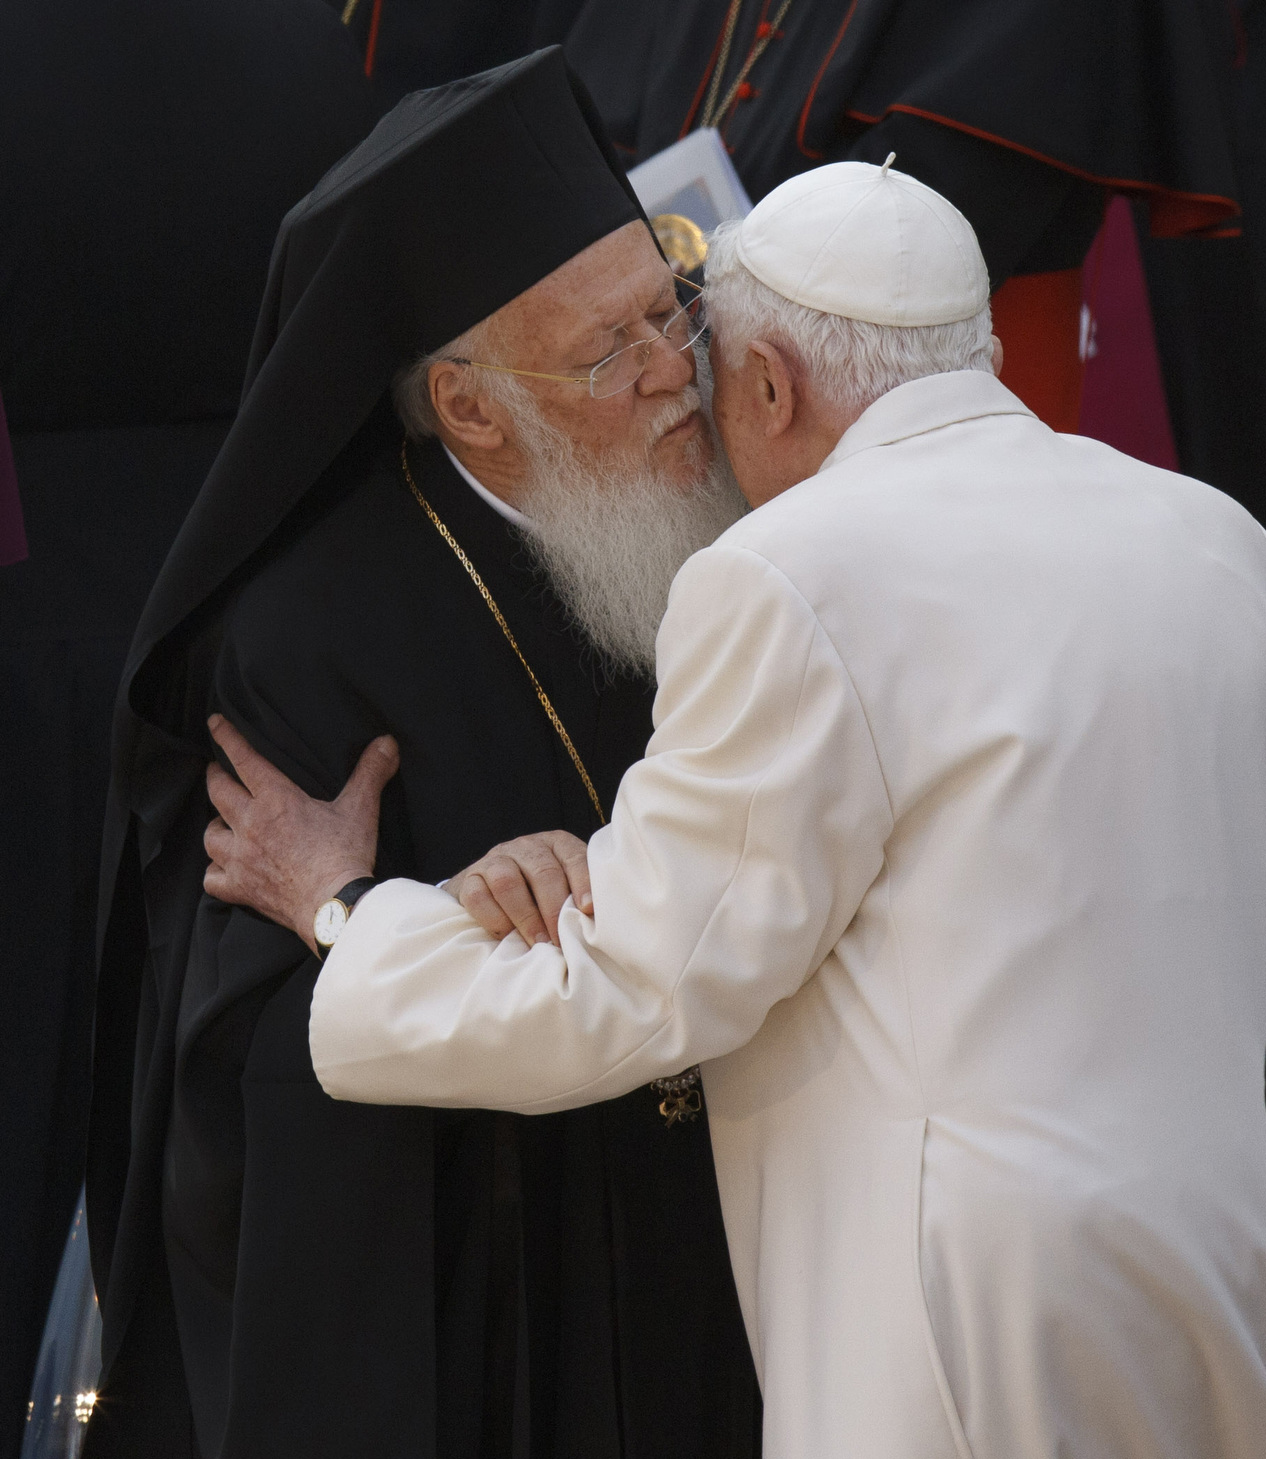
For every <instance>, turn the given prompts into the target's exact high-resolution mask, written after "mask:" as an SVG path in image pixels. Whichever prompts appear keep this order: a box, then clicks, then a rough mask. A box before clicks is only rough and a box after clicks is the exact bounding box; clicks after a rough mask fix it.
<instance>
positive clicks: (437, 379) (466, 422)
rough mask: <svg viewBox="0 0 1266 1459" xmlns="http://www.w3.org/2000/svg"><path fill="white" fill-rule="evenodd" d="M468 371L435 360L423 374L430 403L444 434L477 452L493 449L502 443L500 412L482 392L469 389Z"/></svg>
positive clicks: (504, 436)
mask: <svg viewBox="0 0 1266 1459" xmlns="http://www.w3.org/2000/svg"><path fill="white" fill-rule="evenodd" d="M469 373H470V372H469V371H468V370H467V369H466V367H465V366H463V365H458V364H456V363H454V362H453V361H452V360H439V361H437V362H436V363H435V364H434V365H432V366H431V369H430V372H429V373H428V375H427V381H426V383H427V389H428V390H429V391H430V393H431V405H432V406H433V407H434V410H435V414H436V416H437V417H438V419H439V423H440V425H441V426H442V427H443V429H444V431H445V433H446V434H448V435H450V436H452V437H453V438H454V439H456V440H458V441H460V442H461V443H462V445H464V446H470V447H472V448H473V449H475V450H478V451H496V450H499V449H500V448H501V447H502V446H504V445H505V442H506V432H505V427H504V421H503V420H502V418H501V417H502V412H501V410H500V409H499V408H498V406H497V405H496V403H495V402H494V401H491V400H489V398H488V397H487V396H486V395H483V394H482V393H480V392H478V391H471V390H470V389H469Z"/></svg>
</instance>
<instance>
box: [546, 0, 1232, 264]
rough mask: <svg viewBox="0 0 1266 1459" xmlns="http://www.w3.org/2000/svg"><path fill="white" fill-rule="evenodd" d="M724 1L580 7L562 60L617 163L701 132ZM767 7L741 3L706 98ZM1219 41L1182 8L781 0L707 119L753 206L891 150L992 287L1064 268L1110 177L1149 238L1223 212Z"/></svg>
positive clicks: (1172, 2)
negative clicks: (1149, 227)
mask: <svg viewBox="0 0 1266 1459" xmlns="http://www.w3.org/2000/svg"><path fill="white" fill-rule="evenodd" d="M727 9H728V3H727V0H685V3H680V0H659V3H649V4H645V5H640V6H628V5H623V4H621V3H619V0H587V3H586V4H585V6H584V8H583V9H582V10H581V11H580V13H579V15H578V17H577V19H576V21H575V23H574V25H573V27H572V29H571V31H570V33H569V35H568V38H567V42H566V50H567V55H568V58H569V60H570V61H571V63H572V64H573V65H574V66H575V68H576V70H577V71H578V72H579V74H580V76H581V78H582V79H583V80H584V81H585V83H586V85H587V86H588V87H589V89H590V91H591V92H592V94H593V96H594V98H595V100H596V101H597V104H598V107H599V110H600V111H601V112H602V115H603V119H604V120H605V121H606V123H607V125H608V127H609V128H610V130H611V134H612V137H613V139H614V140H615V142H616V144H617V145H618V146H619V147H620V148H621V149H622V152H623V154H624V155H625V157H626V159H627V160H628V161H629V162H630V163H632V162H638V161H642V160H644V159H645V158H647V157H650V156H653V155H654V154H655V153H656V152H658V151H660V150H662V149H663V148H664V147H667V146H669V145H670V144H671V143H673V142H674V141H676V140H677V139H678V137H679V136H683V135H685V133H686V131H688V130H689V129H690V128H691V127H692V126H695V125H697V124H698V119H699V116H700V113H701V106H702V103H703V100H704V96H705V92H706V83H707V80H708V77H709V73H710V70H711V66H712V63H713V60H714V58H715V56H716V54H717V48H718V44H719V41H720V36H721V30H722V26H723V23H724V20H725V17H726V12H727ZM776 9H777V7H776V6H774V5H771V4H765V3H763V0H762V3H760V4H757V3H748V4H746V5H744V6H743V8H742V11H741V12H740V19H739V22H738V25H737V27H736V30H735V35H734V41H733V45H732V49H731V55H730V61H729V65H728V67H727V70H726V76H725V81H724V83H723V85H722V94H724V92H725V90H726V89H727V88H728V86H729V83H730V81H731V80H732V79H734V78H735V77H737V75H738V71H739V67H740V65H741V64H742V61H743V59H744V58H745V57H746V55H747V54H748V51H749V50H750V49H751V46H752V44H753V42H754V40H755V38H756V30H757V27H758V25H759V24H761V23H765V22H768V21H769V19H770V18H771V14H772V13H773V12H774V11H776ZM1223 25H1225V17H1224V18H1223ZM1217 33H1218V27H1217V25H1216V24H1215V22H1214V19H1213V16H1212V14H1211V11H1210V10H1209V9H1208V8H1207V7H1205V6H1201V5H1196V6H1193V5H1191V4H1190V3H1188V0H1164V3H1157V0H1116V3H1113V4H1108V5H1105V4H1102V3H1100V0H1083V3H1078V4H1076V5H1072V6H1070V5H1068V4H1058V5H1057V4H1054V3H1052V0H971V3H969V4H957V5H952V6H949V5H943V4H940V3H938V0H858V3H857V4H853V3H852V0H838V3H832V4H815V5H799V4H797V5H793V6H792V8H791V10H790V12H789V13H788V15H787V17H786V19H785V21H784V23H783V25H782V27H781V28H780V30H779V31H778V32H775V34H774V38H773V39H772V40H771V41H770V43H769V45H768V48H767V49H766V50H765V52H764V54H763V55H762V56H761V57H760V59H759V60H758V61H757V62H756V64H755V66H754V67H753V69H752V71H751V72H750V75H749V78H748V79H749V83H750V91H749V93H748V94H746V95H745V96H743V97H742V98H741V99H739V100H736V101H735V103H734V104H733V105H732V106H731V107H730V109H729V111H728V112H727V113H726V114H725V115H724V116H723V117H722V118H721V120H720V123H719V126H720V130H721V134H722V137H723V138H724V140H725V142H726V144H727V146H728V147H729V149H730V151H731V153H732V155H733V158H734V164H735V166H736V168H737V169H738V172H739V175H740V176H741V177H742V179H743V182H744V184H745V186H746V187H747V189H748V192H749V193H750V194H751V197H752V200H753V201H754V202H755V201H759V199H760V198H761V197H763V196H764V195H765V194H766V193H767V192H769V191H770V190H771V189H772V188H774V187H776V186H777V185H778V184H779V183H780V182H782V181H784V180H785V179H786V178H787V177H790V176H792V175H793V174H794V173H797V172H802V171H804V170H805V169H806V168H808V167H813V166H817V165H819V164H820V163H822V162H830V161H840V160H843V159H845V158H849V157H859V158H861V159H862V160H865V161H875V160H877V161H881V162H882V160H883V158H884V157H885V156H886V155H887V152H888V151H889V150H892V151H896V153H897V156H898V159H899V165H900V166H901V167H902V168H903V169H904V170H906V171H909V172H911V173H913V174H914V175H915V176H917V177H920V178H921V179H922V180H924V181H926V182H928V183H929V185H930V186H933V187H935V188H937V189H938V190H939V191H942V192H943V193H944V194H945V195H946V196H947V197H949V198H950V199H951V200H952V201H953V202H955V203H956V204H957V205H958V206H959V207H961V208H962V210H963V211H964V212H965V213H966V214H967V216H968V217H969V218H970V220H971V222H972V224H973V226H974V227H975V228H976V230H977V233H978V234H979V235H980V237H981V242H982V247H983V249H984V252H985V257H986V261H987V262H988V264H989V267H990V275H991V279H992V281H993V284H994V287H995V288H996V287H998V286H999V285H1000V284H1001V283H1002V282H1004V280H1005V279H1006V278H1007V277H1009V276H1010V275H1011V274H1012V273H1025V272H1044V271H1047V270H1052V269H1057V268H1063V267H1075V266H1076V265H1077V264H1079V263H1080V262H1081V259H1082V258H1083V257H1084V254H1085V250H1086V247H1087V246H1088V244H1089V242H1090V238H1091V236H1093V233H1094V226H1093V225H1094V223H1095V222H1096V221H1097V219H1098V217H1100V216H1101V214H1102V188H1103V186H1104V184H1105V183H1107V182H1108V181H1113V182H1118V183H1122V184H1125V185H1133V186H1134V187H1135V188H1136V189H1138V190H1139V191H1140V192H1142V193H1145V194H1146V195H1147V196H1149V197H1151V198H1152V199H1154V201H1155V208H1156V211H1155V217H1156V219H1157V223H1158V226H1160V227H1161V229H1162V231H1172V232H1175V233H1185V232H1188V231H1191V230H1192V229H1202V228H1205V227H1207V226H1210V225H1213V224H1216V223H1217V222H1218V221H1220V220H1222V219H1225V218H1226V217H1228V216H1230V215H1232V214H1233V213H1234V212H1235V206H1234V203H1233V202H1232V201H1231V200H1230V199H1231V190H1232V187H1233V179H1234V173H1233V168H1232V166H1231V161H1230V151H1229V144H1228V140H1227V135H1226V126H1225V116H1224V106H1223V100H1222V96H1221V94H1220V91H1219V87H1218V84H1217V78H1216V77H1215V76H1214V75H1213V74H1212V68H1213V64H1214V56H1213V53H1212V46H1213V44H1214V38H1215V36H1216V34H1217ZM1087 229H1089V231H1087Z"/></svg>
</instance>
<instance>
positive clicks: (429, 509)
mask: <svg viewBox="0 0 1266 1459" xmlns="http://www.w3.org/2000/svg"><path fill="white" fill-rule="evenodd" d="M400 466H401V469H402V470H403V471H404V479H405V481H406V482H408V485H409V490H410V491H411V492H412V493H413V495H414V496H415V497H416V498H417V501H418V505H419V506H420V507H421V508H422V510H423V511H424V512H425V513H426V514H427V516H428V517H429V518H430V519H431V525H432V526H433V527H434V528H435V530H436V531H437V532H438V533H439V534H440V536H441V537H442V538H443V539H444V541H445V542H447V543H448V545H449V546H450V547H451V548H452V549H453V553H454V555H455V556H456V558H457V560H458V562H460V563H461V565H462V566H463V567H464V568H465V569H466V571H467V572H468V573H469V574H470V580H471V582H472V583H474V585H475V587H476V588H478V589H479V596H480V597H481V598H482V599H483V600H484V602H485V603H487V605H488V609H489V611H490V612H491V614H492V616H493V617H494V618H495V619H496V620H497V627H498V628H500V630H501V631H502V633H504V634H505V638H506V642H507V643H508V644H509V645H510V647H511V648H512V649H513V650H514V653H515V657H516V658H517V659H518V661H519V662H520V663H521V664H522V665H523V667H524V669H525V670H526V671H527V676H528V678H529V679H531V681H532V688H533V689H535V690H536V697H537V698H538V699H539V700H540V702H541V708H542V709H543V710H544V711H545V713H546V714H547V715H548V716H549V722H550V724H552V725H553V726H554V728H555V729H556V730H557V731H558V738H559V739H560V740H562V742H563V745H564V747H565V748H566V750H567V753H568V754H569V755H570V756H571V763H572V764H573V765H574V766H575V767H576V772H577V774H578V775H579V776H580V778H581V780H583V781H584V783H585V789H586V790H587V791H588V792H589V799H590V800H591V801H592V802H593V808H594V810H595V811H597V813H598V823H599V825H603V826H605V825H606V823H607V818H606V816H604V815H603V814H602V802H601V801H600V800H599V799H598V792H597V791H596V790H595V789H594V788H593V781H592V780H590V778H589V772H588V770H586V769H585V762H584V761H583V760H582V759H581V758H580V754H579V752H578V751H577V749H576V747H575V745H573V744H572V742H571V736H570V735H569V734H568V733H567V729H566V727H565V726H564V724H563V722H562V720H561V719H559V717H558V711H557V710H556V709H555V708H554V706H553V705H552V704H551V703H550V699H549V695H548V694H547V693H546V692H545V690H544V689H543V688H542V687H541V681H540V680H539V679H538V678H537V677H536V675H535V674H534V673H533V672H532V665H531V664H529V663H528V661H527V660H526V659H525V658H524V657H523V650H522V649H521V648H520V647H519V644H518V640H517V639H516V638H515V636H514V634H513V633H511V631H510V625H509V624H508V623H507V622H506V620H505V616H504V615H503V614H502V612H501V609H500V608H498V607H497V602H496V599H495V598H494V597H493V596H492V594H491V593H490V592H489V591H488V587H487V584H486V583H485V582H484V580H483V578H481V577H480V576H479V573H478V571H477V570H476V568H475V564H474V563H473V562H471V560H470V558H469V557H467V556H466V554H465V553H464V552H463V551H462V549H461V545H460V544H459V543H458V541H457V538H456V537H454V536H453V534H452V533H451V532H450V531H449V530H448V528H447V527H446V526H445V525H444V523H443V522H441V521H440V519H439V516H438V515H437V513H436V511H435V508H434V507H433V506H432V505H431V503H430V502H429V501H427V499H426V498H425V497H424V496H423V495H422V493H421V492H420V491H419V490H418V484H417V482H416V481H414V479H413V473H412V472H411V471H410V470H409V442H408V441H407V440H405V441H402V442H401V444H400Z"/></svg>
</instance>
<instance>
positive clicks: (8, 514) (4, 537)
mask: <svg viewBox="0 0 1266 1459" xmlns="http://www.w3.org/2000/svg"><path fill="white" fill-rule="evenodd" d="M26 556H27V549H26V527H25V525H24V523H23V521H22V502H21V499H20V498H19V497H18V473H17V471H16V470H15V469H14V465H13V447H12V446H11V445H10V444H9V426H8V423H7V422H6V420H5V418H4V401H3V400H0V567H10V566H11V565H12V564H13V563H15V562H21V561H22V560H23V559H24V558H25V557H26Z"/></svg>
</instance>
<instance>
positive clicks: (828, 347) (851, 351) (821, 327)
mask: <svg viewBox="0 0 1266 1459" xmlns="http://www.w3.org/2000/svg"><path fill="white" fill-rule="evenodd" d="M740 226H741V224H740V223H738V222H729V223H722V224H721V226H720V227H719V228H718V229H717V230H716V232H715V233H713V235H712V237H711V239H710V240H709V243H708V262H707V272H706V281H707V294H706V308H707V311H708V321H709V323H710V325H711V327H712V331H713V334H714V336H715V338H716V340H717V343H718V345H719V346H720V349H721V355H722V358H723V359H724V360H725V363H726V364H727V365H728V366H729V367H730V368H731V369H738V368H739V366H740V365H741V364H742V362H743V357H744V355H745V354H746V351H747V347H748V345H749V344H750V343H751V342H752V340H754V339H763V340H768V342H769V343H770V344H772V345H776V346H777V347H778V348H779V349H780V350H783V351H785V352H786V353H787V354H788V355H789V356H790V357H791V364H792V367H793V369H796V370H798V371H799V372H800V373H801V374H802V375H803V377H804V379H805V380H806V381H807V383H808V385H809V388H810V389H811V390H812V391H814V392H815V393H816V394H817V395H818V396H819V397H820V398H821V399H822V400H823V401H824V403H826V404H828V405H831V406H836V407H839V408H840V409H842V410H845V411H847V412H849V413H850V414H852V415H857V414H860V412H861V411H863V410H865V409H866V407H867V406H868V405H871V404H873V402H874V401H876V400H878V399H879V397H880V396H881V395H886V394H887V393H888V391H889V390H894V389H896V387H897V386H898V385H904V384H905V383H906V381H908V380H920V379H922V378H923V377H924V376H925V375H939V374H942V373H944V372H945V371H947V370H987V371H990V372H992V370H993V341H992V339H991V338H990V333H991V321H990V314H989V305H988V304H986V305H985V307H984V308H983V309H982V310H981V311H980V312H979V313H978V314H973V315H972V316H971V318H970V319H963V320H960V321H959V322H958V323H955V324H921V325H911V326H908V327H901V326H897V325H889V324H868V323H866V322H865V321H864V320H860V319H844V318H842V317H841V316H840V315H838V314H824V313H822V312H821V311H820V310H817V309H809V308H807V307H806V306H805V305H803V304H795V303H793V302H792V301H791V300H790V299H785V298H784V297H783V296H782V295H781V294H777V293H775V292H774V290H773V289H771V288H769V287H768V286H767V285H765V284H762V283H761V281H760V280H759V279H758V278H756V277H755V276H754V275H753V274H752V273H750V272H749V271H748V269H747V268H746V267H744V265H743V263H742V262H741V261H740V260H739V257H738V250H737V243H738V232H739V228H740Z"/></svg>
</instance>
